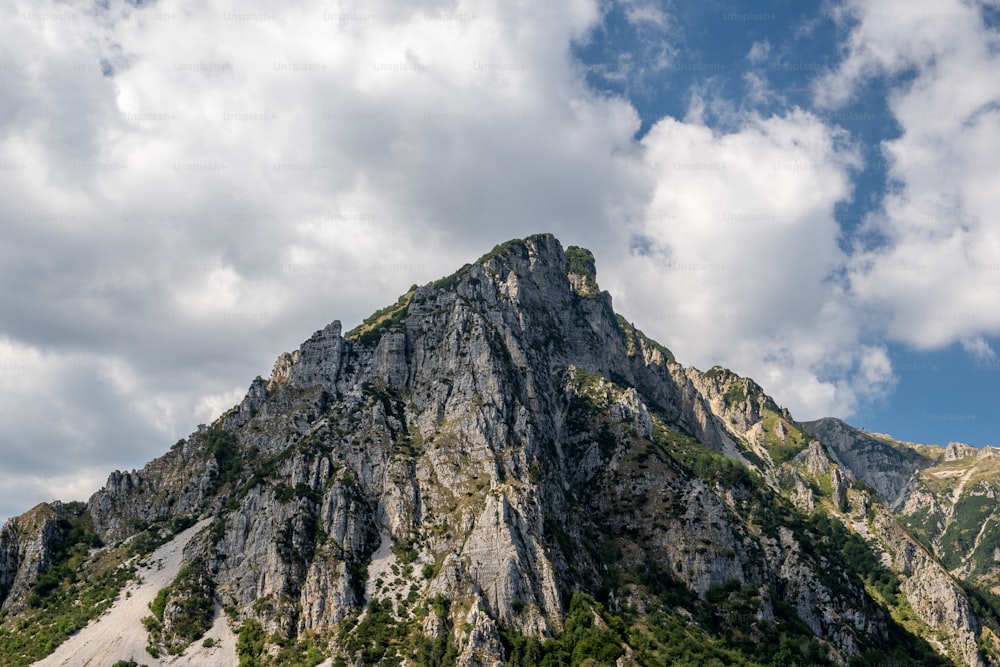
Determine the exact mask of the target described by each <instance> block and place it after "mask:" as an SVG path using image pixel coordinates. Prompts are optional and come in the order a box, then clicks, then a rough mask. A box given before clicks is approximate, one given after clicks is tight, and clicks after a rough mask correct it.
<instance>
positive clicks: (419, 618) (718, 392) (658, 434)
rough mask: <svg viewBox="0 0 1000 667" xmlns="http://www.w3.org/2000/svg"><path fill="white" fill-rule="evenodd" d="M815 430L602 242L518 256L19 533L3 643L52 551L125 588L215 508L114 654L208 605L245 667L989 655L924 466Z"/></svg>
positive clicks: (260, 393)
mask: <svg viewBox="0 0 1000 667" xmlns="http://www.w3.org/2000/svg"><path fill="white" fill-rule="evenodd" d="M821 421H822V420H821ZM812 424H816V423H815V422H813V423H812ZM827 426H829V427H830V428H831V429H833V427H834V426H836V424H833V425H831V424H826V425H824V424H819V425H817V428H826V427H827ZM845 426H846V425H845ZM812 428H813V427H810V425H809V424H799V423H796V422H795V421H794V420H793V419H792V416H791V414H790V413H789V412H788V411H787V410H785V409H783V408H781V407H780V406H778V405H777V404H776V403H775V402H774V401H773V399H771V398H770V397H769V396H767V395H766V393H765V392H764V390H763V389H762V388H761V387H760V386H759V385H757V384H756V383H755V382H753V380H751V379H749V378H742V377H740V376H738V375H736V374H734V373H732V372H731V371H728V370H726V369H722V368H718V367H716V368H713V369H709V370H708V371H705V372H702V371H699V370H697V369H694V368H692V367H686V368H685V367H683V366H681V365H680V364H678V363H677V361H676V360H675V359H674V356H673V354H672V353H671V352H670V351H669V350H668V349H667V348H665V347H663V346H662V345H660V344H658V343H656V342H655V341H652V340H651V339H649V338H648V337H646V336H645V335H644V334H642V332H641V331H639V330H638V329H636V328H635V327H634V326H633V325H632V324H631V323H629V322H627V321H626V320H624V318H622V317H621V316H619V315H616V314H615V313H614V310H613V307H612V303H611V296H610V295H609V294H608V293H607V292H602V291H601V290H600V288H599V287H598V285H597V281H596V265H595V261H594V257H593V254H592V253H590V252H589V251H586V250H584V249H581V248H576V247H573V246H570V247H569V248H567V249H565V250H563V248H562V246H561V245H560V244H559V242H558V241H557V240H556V239H555V237H553V236H552V235H548V234H542V235H536V236H532V237H528V238H527V239H523V240H513V241H510V242H507V243H505V244H500V245H498V246H496V247H495V248H494V249H493V250H492V251H491V252H489V253H486V254H485V255H483V256H482V257H481V258H480V259H479V260H478V261H477V262H476V263H474V264H467V265H465V266H464V267H462V268H461V269H459V270H458V271H457V272H455V273H453V274H451V275H449V276H446V277H445V278H442V279H440V280H438V281H435V282H433V283H430V284H428V285H425V286H422V287H415V288H411V289H410V290H408V291H407V292H406V293H404V294H403V295H402V296H401V297H400V299H399V300H397V302H396V303H395V304H392V305H390V306H388V307H386V308H383V309H381V310H379V311H376V312H375V313H373V315H372V316H370V317H369V318H366V319H365V320H364V321H363V322H362V323H361V324H360V325H359V326H358V327H356V328H355V329H352V330H351V331H349V332H347V333H346V334H343V335H342V327H341V324H340V322H339V321H334V322H332V323H330V324H329V325H327V326H326V327H324V328H323V329H321V330H318V331H317V332H315V333H314V334H313V335H312V336H311V337H310V338H309V339H307V340H306V341H305V342H304V343H303V344H302V345H301V346H300V347H299V349H298V350H296V351H294V352H290V353H284V354H282V355H280V356H279V357H278V359H277V360H276V362H275V364H274V369H273V371H272V373H271V376H270V377H269V378H268V379H267V380H265V379H263V378H261V377H257V378H255V379H254V380H253V382H252V383H251V385H250V387H249V389H248V391H247V394H246V396H245V397H244V399H243V400H242V401H241V402H240V403H239V404H238V405H237V406H234V407H233V408H232V409H231V410H229V411H227V412H226V413H225V414H224V415H223V416H222V417H220V418H219V419H218V420H216V422H214V423H213V424H212V425H210V426H204V427H200V428H199V429H198V430H197V431H196V432H195V433H193V434H192V435H191V436H189V437H188V438H186V439H184V440H181V441H179V442H178V443H177V444H176V445H175V446H174V447H173V448H171V450H170V451H169V452H167V453H166V454H165V455H164V456H162V457H159V458H158V459H156V460H154V461H152V462H150V463H149V464H148V465H147V466H145V467H144V468H143V469H141V470H138V471H131V472H121V471H115V472H114V473H112V474H111V475H110V477H109V479H108V482H107V484H106V485H105V487H104V488H103V489H101V490H99V491H98V492H96V493H95V494H94V495H93V496H92V497H91V499H90V500H89V501H88V503H87V504H86V506H85V507H80V506H73V507H72V508H70V509H69V510H66V511H64V514H65V516H64V517H63V518H62V521H63V522H64V524H65V525H63V524H58V525H56V524H53V525H56V528H58V530H57V529H56V528H50V529H49V532H50V533H51V534H49V535H48V537H45V534H44V531H43V530H41V529H40V528H39V527H38V526H35V525H34V524H33V526H34V527H33V528H31V529H23V530H21V529H18V530H15V528H17V527H18V526H20V525H21V524H25V521H24V520H18V519H20V518H15V519H12V520H11V521H10V522H8V526H14V528H11V529H8V526H5V528H4V531H3V533H0V556H2V557H0V613H2V614H3V616H2V617H0V656H2V657H3V658H4V659H5V660H7V661H10V662H11V664H28V662H30V659H31V658H32V656H38V655H39V653H41V652H42V651H44V650H45V647H37V646H27V647H25V646H21V645H18V644H17V642H13V643H12V641H13V640H10V634H9V632H10V631H9V628H10V627H12V625H16V624H23V623H26V622H27V623H29V625H30V624H32V623H33V624H34V625H35V626H37V627H46V628H47V627H49V626H47V625H45V623H47V622H48V621H47V620H46V619H48V618H49V616H52V615H53V614H55V613H56V612H51V611H50V610H51V609H57V610H58V609H61V607H60V606H59V605H60V604H61V603H60V600H61V597H60V596H63V595H70V594H79V590H78V589H74V588H73V586H77V585H78V582H71V581H70V579H72V576H69V575H67V576H66V577H65V578H64V579H58V578H54V580H53V581H46V582H43V583H45V586H49V585H50V584H51V585H52V588H51V589H48V590H45V591H43V592H42V593H39V592H38V591H39V586H38V581H39V580H40V578H41V577H43V576H44V571H51V570H52V569H53V565H52V563H47V562H45V557H49V560H50V561H53V562H54V561H57V560H59V559H58V558H56V557H55V556H56V555H57V554H62V553H63V552H66V551H67V549H68V550H69V551H72V552H73V555H72V556H71V557H70V560H65V561H60V563H63V562H65V563H72V564H73V566H74V567H73V568H70V567H69V566H68V565H67V567H66V568H64V569H66V570H67V571H68V572H70V573H73V572H77V571H79V572H89V571H98V570H100V568H101V567H102V566H101V564H100V561H102V559H103V561H108V562H113V563H115V566H114V567H115V568H117V569H115V570H114V571H116V572H118V571H121V572H125V571H127V568H128V567H129V565H128V563H130V562H131V561H129V560H128V559H127V558H126V556H129V555H131V556H132V557H133V558H139V559H141V558H142V557H143V554H144V553H148V551H144V550H143V549H144V548H145V547H142V548H135V547H134V546H131V545H134V544H135V543H136V542H137V541H138V542H140V543H142V542H143V541H145V542H147V543H148V544H153V543H156V542H162V541H163V540H167V539H170V535H172V534H173V533H175V532H176V530H177V529H179V528H181V527H187V525H190V523H191V522H193V521H194V520H197V519H202V520H210V522H209V525H208V527H207V528H206V529H205V530H203V531H201V532H199V533H198V535H196V536H195V537H194V538H192V541H191V542H190V543H189V545H188V547H187V548H186V549H185V552H184V561H185V563H186V566H185V576H184V577H181V575H180V574H178V579H177V580H175V581H174V583H172V584H171V586H169V587H167V588H165V589H163V590H164V591H165V593H163V596H162V599H163V603H162V605H161V606H157V609H151V611H152V612H153V613H152V615H151V617H150V618H152V620H151V621H149V622H148V623H147V624H146V625H148V627H141V628H135V629H133V630H132V631H135V632H147V633H148V641H149V647H150V649H151V650H150V651H149V655H147V656H133V655H129V656H124V655H123V656H121V659H122V660H128V659H136V660H140V661H143V662H151V661H152V662H154V663H155V664H161V662H162V661H161V662H156V660H160V658H159V657H157V656H154V655H153V653H157V654H163V655H166V654H170V653H172V652H180V653H184V652H185V651H192V650H196V649H193V648H191V647H192V644H193V642H194V641H195V640H197V639H198V638H199V637H200V634H199V633H203V632H205V631H206V630H207V629H208V627H209V626H210V624H211V622H215V620H214V619H216V618H217V612H216V611H213V610H215V609H216V607H218V608H222V609H225V610H226V611H225V613H226V615H227V617H228V619H229V623H230V625H231V627H232V628H233V631H234V632H236V633H237V634H238V635H239V636H240V638H241V640H240V642H239V643H238V645H237V653H238V654H239V655H238V659H239V660H240V661H243V662H241V664H243V663H246V664H299V662H294V661H296V660H298V661H300V662H301V663H302V664H305V663H306V662H310V661H311V660H312V658H310V659H309V660H307V659H305V658H304V657H303V656H306V655H309V656H313V657H315V658H326V659H327V660H328V661H330V662H331V663H332V664H342V663H343V664H347V663H349V662H353V661H358V660H360V661H361V662H362V664H376V663H385V664H402V663H403V662H407V663H409V664H462V665H473V664H490V665H493V664H505V663H506V664H534V663H539V664H586V661H587V660H592V661H597V664H605V663H610V662H616V663H617V664H622V665H626V664H662V663H663V661H674V662H676V661H681V662H683V661H685V660H688V659H690V660H694V661H696V662H705V661H711V660H719V661H723V662H731V663H734V664H765V662H764V661H765V660H766V658H765V656H764V655H763V654H761V653H760V650H761V649H759V648H755V647H757V646H760V645H761V644H768V643H773V644H774V645H775V646H777V647H778V656H779V657H781V659H782V660H785V661H788V662H791V661H794V660H799V661H811V662H816V663H819V664H846V663H847V662H848V661H849V660H853V661H854V662H853V663H852V664H855V663H856V664H868V663H869V662H871V661H878V660H883V661H885V660H889V659H900V660H902V659H906V660H917V659H919V660H927V661H929V662H928V664H934V663H933V661H934V660H937V659H939V658H940V660H942V662H941V664H947V661H948V660H952V661H954V662H955V663H958V664H967V665H985V664H987V663H988V661H989V662H991V663H992V662H993V658H992V657H989V656H992V655H995V654H996V653H994V651H995V646H994V645H995V643H996V633H995V631H994V628H995V626H996V619H995V618H994V617H993V616H992V615H991V614H992V612H991V611H990V609H988V608H985V607H982V605H980V610H979V611H978V612H973V610H972V607H971V606H970V601H969V599H968V597H967V594H966V592H965V591H963V589H962V588H961V587H960V586H959V585H958V584H957V583H956V579H955V578H954V577H955V575H953V574H949V572H948V571H947V570H945V569H944V568H943V567H942V566H941V565H940V564H939V562H938V560H937V559H936V558H935V557H934V556H933V555H932V554H931V552H930V551H928V547H927V546H926V545H925V544H923V543H922V542H921V541H919V540H917V539H915V538H913V537H912V536H911V535H910V533H909V531H908V529H907V528H906V527H905V526H904V525H903V524H901V523H900V522H899V520H898V519H897V517H896V515H894V514H893V513H892V512H890V511H889V510H888V509H886V508H884V507H882V505H881V502H891V501H887V500H886V498H884V497H883V496H882V495H880V494H882V493H886V494H888V495H891V493H892V492H895V493H897V495H898V493H900V492H901V491H900V489H903V488H905V486H906V484H908V483H909V482H910V479H911V478H912V476H913V474H914V473H911V474H910V475H909V476H908V477H907V480H906V481H905V482H902V481H901V480H900V479H899V475H898V474H890V473H891V472H892V471H888V472H887V471H886V470H883V469H882V468H885V466H884V465H883V466H881V467H879V465H876V464H877V463H878V462H877V461H868V459H864V458H863V457H861V456H860V455H858V456H855V457H854V459H851V457H850V456H849V454H850V453H851V452H852V451H853V449H852V445H853V444H856V441H855V440H854V439H852V438H855V437H856V433H855V432H851V431H846V430H843V429H841V431H838V433H840V435H842V436H843V437H842V440H843V442H841V445H840V446H838V445H837V444H836V443H834V444H830V443H827V442H826V440H825V439H824V437H823V436H820V437H819V439H817V437H816V435H817V434H814V433H812ZM834 430H836V429H834ZM827 437H829V438H831V439H835V438H834V436H833V435H828V436H827ZM872 442H876V443H878V442H879V441H878V440H877V439H874V438H872ZM881 445H882V446H884V447H888V448H889V449H886V450H884V451H883V452H882V453H883V454H884V456H886V457H890V458H891V457H896V458H899V459H900V460H906V461H909V460H910V459H908V458H907V457H908V456H910V458H912V456H911V455H910V454H906V453H905V452H903V450H898V449H896V448H893V447H891V446H890V445H887V444H885V443H881ZM907 451H909V450H907ZM845 459H850V460H845ZM892 460H895V459H892ZM851 461H853V468H852V467H851V465H850V462H851ZM854 468H857V470H854ZM875 473H880V474H881V476H879V475H877V474H875ZM869 478H870V479H871V480H872V481H868V479H869ZM862 482H863V483H862ZM50 509H51V508H50ZM53 511H54V510H53ZM42 512H43V513H44V510H42ZM22 516H23V515H22ZM52 521H56V519H52V518H51V517H50V521H49V523H52ZM178 521H179V522H180V524H177V523H176V522H178ZM175 524H176V525H175ZM183 524H187V525H183ZM73 530H75V531H76V535H75V536H71V535H70V533H71V531H73ZM25 533H30V534H35V535H36V537H35V541H34V542H32V541H31V540H28V539H22V537H20V535H22V534H25ZM39 536H40V537H39ZM98 543H100V544H101V545H103V546H99V547H98V546H97V544H98ZM32 544H34V545H36V546H35V547H34V552H32V550H31V548H28V547H29V546H30V545H32ZM67 545H68V546H67ZM140 547H141V545H140ZM930 548H931V549H933V548H934V547H933V545H931V546H930ZM60 549H62V551H59V550H60ZM30 553H35V554H36V555H37V554H41V556H42V558H41V560H39V558H34V560H32V558H29V557H28V554H30ZM59 557H60V558H62V556H59ZM73 558H75V559H76V560H75V561H73V560H72V559H73ZM32 563H34V565H32ZM60 567H62V565H60ZM32 568H34V569H32ZM74 568H75V569H74ZM87 568H91V569H90V570H88V569H87ZM56 569H58V568H56ZM100 571H102V572H103V571H107V568H105V570H100ZM122 576H124V575H122ZM8 580H9V581H11V582H13V581H21V582H23V583H22V585H21V587H20V588H15V587H14V586H13V584H9V585H7V586H6V587H5V584H4V582H6V581H8ZM118 590H120V588H119V589H118ZM12 591H13V592H12ZM29 591H34V593H33V594H35V595H37V597H36V598H32V603H33V604H29V603H28V597H29V596H30V595H31V593H29ZM113 600H114V597H113V593H112V592H107V593H106V594H105V595H104V597H103V598H102V602H107V601H111V602H112V603H113ZM977 604H978V603H977ZM60 613H61V612H60ZM46 614H49V616H46ZM199 614H200V615H199ZM213 614H215V615H213ZM982 619H985V622H984V621H983V620H982ZM88 620H89V619H88ZM80 622H82V619H77V620H76V621H75V623H77V624H79V623H80ZM57 625H58V624H57ZM5 628H6V629H8V630H5ZM237 628H239V629H238V630H237ZM5 632H7V633H8V634H5ZM372 638H375V641H372ZM921 638H922V639H921ZM58 639H59V638H58V637H52V639H51V642H50V643H57V640H58ZM363 640H364V641H363ZM71 641H72V640H71ZM887 644H888V645H889V646H888V648H889V649H891V650H889V651H888V652H887V651H886V650H885V649H886V648H887ZM768 650H770V649H768ZM934 656H938V658H935V657H934ZM233 659H234V661H233V663H232V664H236V662H237V656H234V657H233ZM300 659H301V660H300ZM859 660H863V661H868V662H860V663H859V662H858V661H859ZM545 661H549V662H548V663H546V662H545ZM164 664H165V663H164ZM312 664H316V663H315V662H313V663H312Z"/></svg>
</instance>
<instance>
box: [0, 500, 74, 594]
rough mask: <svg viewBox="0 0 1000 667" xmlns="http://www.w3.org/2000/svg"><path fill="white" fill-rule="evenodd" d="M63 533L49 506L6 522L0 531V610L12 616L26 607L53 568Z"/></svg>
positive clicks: (55, 514)
mask: <svg viewBox="0 0 1000 667" xmlns="http://www.w3.org/2000/svg"><path fill="white" fill-rule="evenodd" d="M64 533H65V530H64V528H63V524H62V521H61V517H60V516H59V514H58V513H57V512H56V510H55V509H54V508H53V507H52V506H51V505H49V504H48V503H40V504H38V505H36V506H35V507H33V508H32V509H31V510H29V511H27V512H25V513H24V514H22V515H20V516H18V517H14V518H13V519H9V520H8V521H7V522H6V523H4V525H3V528H2V529H0V610H2V611H3V612H5V613H13V612H16V611H17V610H18V609H19V608H23V607H24V605H25V604H26V598H27V595H28V592H29V591H30V590H31V587H32V586H33V585H34V584H35V582H37V581H38V577H39V575H41V574H42V573H44V572H45V571H46V570H48V569H49V567H50V566H51V565H52V562H53V558H54V555H55V553H56V551H57V550H58V549H59V547H60V546H61V545H62V542H63V539H64V537H65V534H64Z"/></svg>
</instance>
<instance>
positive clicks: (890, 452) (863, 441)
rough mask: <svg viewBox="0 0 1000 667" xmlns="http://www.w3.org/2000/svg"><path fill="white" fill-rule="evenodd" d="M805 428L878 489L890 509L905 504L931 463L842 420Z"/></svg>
mask: <svg viewBox="0 0 1000 667" xmlns="http://www.w3.org/2000/svg"><path fill="white" fill-rule="evenodd" d="M803 426H804V427H805V429H806V430H808V431H809V432H810V433H813V434H814V435H816V436H817V437H818V438H819V439H820V440H822V441H823V444H824V445H826V447H827V449H828V450H829V452H830V455H831V456H832V457H833V458H834V460H836V461H838V462H839V463H840V464H841V465H843V466H844V467H845V468H847V469H848V470H850V471H851V472H852V473H853V474H854V476H856V477H857V478H858V479H863V480H864V481H865V482H866V483H867V484H868V485H869V486H871V487H872V488H874V489H875V491H876V492H877V493H878V495H879V497H880V498H881V499H882V500H883V502H885V503H887V504H888V505H890V506H896V505H898V504H900V503H901V502H902V501H903V491H904V489H905V488H906V485H907V483H908V482H909V481H910V478H911V477H912V476H913V474H914V473H915V472H917V471H918V470H920V469H921V468H924V467H926V466H927V465H928V464H929V463H930V460H928V459H927V458H926V457H924V456H921V455H920V454H919V453H918V452H915V451H913V450H911V449H908V448H904V447H893V446H892V445H891V444H888V443H886V442H885V441H883V440H880V439H877V438H874V437H872V436H870V435H869V434H867V433H865V432H863V431H859V430H857V429H855V428H853V427H851V426H849V425H847V424H845V423H844V422H842V421H840V420H839V419H832V418H826V419H820V420H817V421H813V422H805V423H804V424H803Z"/></svg>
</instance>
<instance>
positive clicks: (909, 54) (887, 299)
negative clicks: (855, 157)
mask: <svg viewBox="0 0 1000 667" xmlns="http://www.w3.org/2000/svg"><path fill="white" fill-rule="evenodd" d="M981 11H982V7H981V6H979V5H977V4H975V3H963V2H958V1H949V2H933V3H916V4H914V3H909V2H893V3H882V4H880V5H879V6H878V7H876V6H874V5H870V4H868V3H862V2H848V3H847V4H846V5H845V8H844V20H845V21H846V20H848V19H849V20H850V21H853V22H855V23H854V27H853V28H852V29H851V31H850V35H849V37H848V40H847V44H848V49H847V53H846V56H845V58H844V60H843V62H842V63H840V65H839V66H838V67H837V68H836V69H834V70H832V71H831V72H829V73H827V74H826V75H825V76H824V77H823V78H821V79H820V80H819V81H818V83H817V86H816V96H817V99H818V101H819V102H820V103H822V104H825V105H828V106H836V105H840V104H844V103H846V102H847V101H849V100H850V99H852V98H855V97H857V96H858V95H860V94H861V91H863V90H865V89H866V86H867V85H869V83H870V82H871V81H872V80H873V79H877V78H879V79H884V80H887V81H889V82H890V85H891V92H890V94H889V97H888V105H889V109H890V111H891V113H892V114H893V116H894V118H895V120H896V122H897V123H898V125H899V128H900V133H899V136H898V137H896V138H890V139H887V140H885V141H883V143H882V154H883V156H884V160H885V167H886V169H887V173H888V179H889V181H890V187H889V189H888V190H887V193H886V195H885V197H884V199H883V201H882V205H881V207H880V208H879V209H878V210H876V211H875V212H873V213H872V215H870V216H869V218H868V221H867V224H866V225H865V226H864V227H863V228H862V230H861V234H860V236H859V237H858V238H857V239H856V248H855V251H854V253H853V255H852V258H851V266H850V285H851V287H850V292H851V296H852V299H854V300H855V301H856V302H857V303H858V304H859V307H864V308H867V309H868V310H869V311H871V312H873V313H878V314H879V317H880V318H881V319H882V320H883V326H884V329H885V334H886V336H887V337H888V339H889V340H893V341H897V342H902V343H905V344H907V345H911V346H914V347H916V348H919V349H931V348H938V347H942V346H946V345H949V344H952V343H955V342H961V341H968V340H981V338H982V337H984V336H986V337H989V336H996V335H998V334H1000V295H998V293H997V290H996V286H997V280H998V278H1000V226H998V225H997V224H996V211H997V210H1000V190H998V189H997V188H996V183H997V178H998V177H1000V159H998V158H997V155H998V150H1000V81H998V79H997V77H996V76H995V74H994V73H995V72H996V70H997V68H998V67H1000V52H998V49H997V45H998V38H1000V36H998V34H997V31H996V30H995V29H994V28H991V27H987V25H986V24H985V23H984V20H983V17H982V15H981ZM901 77H905V78H902V79H901ZM966 349H979V347H978V346H973V347H971V348H970V347H969V346H968V345H966Z"/></svg>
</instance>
